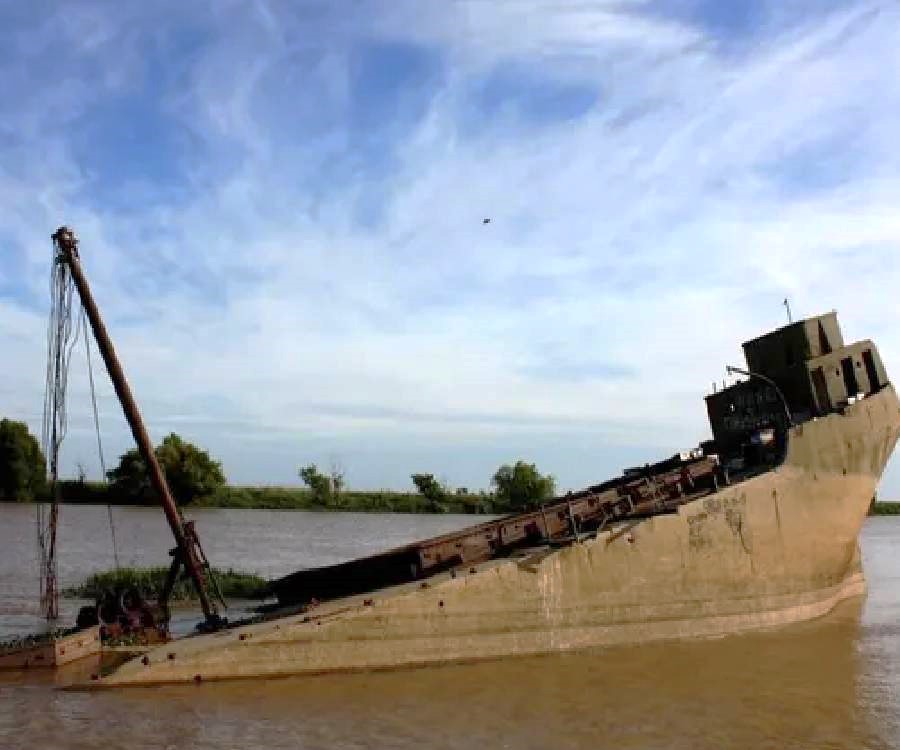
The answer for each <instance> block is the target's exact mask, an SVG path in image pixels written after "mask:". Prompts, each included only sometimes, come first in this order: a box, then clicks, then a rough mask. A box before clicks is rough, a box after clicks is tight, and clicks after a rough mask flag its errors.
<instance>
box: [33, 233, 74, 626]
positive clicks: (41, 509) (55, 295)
mask: <svg viewBox="0 0 900 750" xmlns="http://www.w3.org/2000/svg"><path fill="white" fill-rule="evenodd" d="M73 291H74V283H73V281H72V278H71V276H70V275H69V273H68V269H67V267H66V265H65V264H64V263H61V262H59V256H58V252H57V248H56V245H55V243H54V247H53V259H52V265H51V270H50V320H49V323H48V326H47V372H46V383H45V388H44V410H43V418H42V430H41V442H42V446H43V449H44V455H45V456H46V457H47V458H48V460H49V462H50V467H49V469H50V506H49V508H48V507H46V506H45V505H44V504H43V503H38V504H37V526H38V547H39V552H40V564H41V609H42V610H43V613H44V615H45V617H46V618H47V619H48V620H55V619H57V617H58V616H59V588H58V585H57V582H58V567H59V566H58V561H57V558H56V530H57V521H58V517H59V482H58V479H59V448H60V445H61V444H62V441H63V438H64V437H65V435H66V427H67V414H66V384H67V382H68V375H69V362H70V360H71V355H72V350H73V349H74V347H75V343H76V342H77V340H78V333H79V332H78V327H77V326H73V324H72V323H73V321H72V295H73Z"/></svg>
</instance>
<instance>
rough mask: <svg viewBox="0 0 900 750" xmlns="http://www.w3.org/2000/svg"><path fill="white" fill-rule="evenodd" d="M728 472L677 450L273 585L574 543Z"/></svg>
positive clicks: (709, 486) (382, 575)
mask: <svg viewBox="0 0 900 750" xmlns="http://www.w3.org/2000/svg"><path fill="white" fill-rule="evenodd" d="M727 482H728V474H727V472H726V471H725V470H724V468H723V467H722V466H720V464H719V460H718V457H717V456H715V455H709V456H704V455H702V452H701V451H695V452H692V453H689V454H684V455H681V454H680V455H676V456H673V457H672V458H670V459H668V460H666V461H662V462H660V463H657V464H653V465H647V466H644V467H641V468H635V469H631V470H628V471H626V473H625V474H624V475H623V476H621V477H618V478H616V479H612V480H610V481H608V482H604V483H603V484H598V485H596V486H593V487H589V488H587V489H584V490H581V491H579V492H570V493H568V494H567V495H565V496H564V497H558V498H555V499H554V500H552V501H550V502H548V503H546V504H545V505H544V506H543V507H542V508H541V509H540V510H534V511H529V512H525V513H518V514H515V515H511V516H507V517H505V518H501V519H498V520H495V521H489V522H487V523H483V524H479V525H477V526H472V527H469V528H466V529H463V530H462V531H458V532H454V533H450V534H444V535H442V536H438V537H434V538H432V539H426V540H424V541H421V542H416V543H414V544H409V545H406V546H403V547H399V548H397V549H393V550H390V551H388V552H384V553H381V554H377V555H372V556H370V557H364V558H359V559H356V560H351V561H349V562H345V563H339V564H337V565H330V566H327V567H322V568H314V569H310V570H301V571H298V572H296V573H293V574H291V575H289V576H286V577H285V578H281V579H279V580H277V581H274V582H273V583H272V584H271V585H270V593H271V594H273V595H275V596H277V597H278V601H279V604H281V605H289V604H306V603H309V602H311V601H325V600H329V599H336V598H339V597H342V596H350V595H352V594H361V593H364V592H366V591H373V590H375V589H379V588H382V587H384V586H394V585H397V584H400V583H408V582H410V581H416V580H420V579H424V578H428V577H429V576H432V575H435V574H437V573H441V572H443V571H446V570H451V569H453V568H456V567H459V566H464V565H471V564H474V563H480V562H484V561H486V560H491V559H494V558H501V557H509V556H510V555H513V554H516V553H519V552H521V551H522V550H524V549H529V548H532V547H537V546H540V545H552V546H559V545H565V544H570V543H572V542H573V541H577V540H579V539H582V538H584V537H586V536H590V535H595V534H597V533H598V532H600V531H602V530H603V529H604V528H606V526H607V525H608V524H609V523H611V522H613V521H621V520H625V519H640V518H646V517H648V516H653V515H659V514H663V513H671V512H674V511H675V509H676V508H677V507H678V506H679V505H681V504H682V503H685V502H688V501H690V500H695V499H697V498H699V497H702V496H703V495H707V494H709V493H711V492H715V491H716V490H717V489H718V488H719V486H720V485H722V484H724V483H727Z"/></svg>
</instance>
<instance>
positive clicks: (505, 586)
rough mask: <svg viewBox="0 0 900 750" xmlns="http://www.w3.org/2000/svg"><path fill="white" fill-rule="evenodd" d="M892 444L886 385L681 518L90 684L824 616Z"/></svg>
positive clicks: (476, 654)
mask: <svg viewBox="0 0 900 750" xmlns="http://www.w3.org/2000/svg"><path fill="white" fill-rule="evenodd" d="M898 432H900V402H898V399H897V396H896V394H895V392H894V390H893V388H892V387H890V386H889V387H886V388H883V389H882V390H881V391H879V392H878V393H876V394H874V395H871V396H869V397H868V398H865V399H863V400H861V401H858V402H857V403H855V404H852V405H849V406H848V407H847V408H846V409H845V411H844V413H842V414H832V415H829V416H827V417H824V418H820V419H817V420H813V421H810V422H806V423H805V424H803V425H801V426H798V427H795V428H793V429H792V430H791V432H790V435H789V440H788V449H787V455H786V458H785V460H784V462H783V464H782V465H780V466H779V467H778V468H776V469H773V470H771V471H768V472H766V473H764V474H760V475H758V476H756V477H753V478H751V479H747V480H745V481H742V482H740V483H737V484H733V485H731V486H728V487H725V488H723V489H721V490H720V491H719V492H716V493H715V494H712V495H708V496H706V497H703V498H701V499H698V500H695V501H693V502H690V503H687V504H685V505H683V506H681V507H680V508H679V509H678V512H677V513H674V514H669V515H661V516H655V517H652V518H648V519H645V520H641V521H637V522H633V523H629V524H622V525H619V526H618V527H616V528H613V529H609V530H606V531H604V532H602V533H600V534H599V535H598V536H597V537H595V538H592V539H589V540H587V541H584V542H581V543H578V544H573V545H571V546H568V547H564V548H561V549H558V550H554V551H544V552H541V553H539V554H536V555H533V556H531V557H521V558H515V559H505V560H495V561H491V562H489V563H484V564H481V565H478V566H476V567H475V568H473V569H472V570H471V571H470V570H469V569H466V572H465V573H460V574H459V575H456V576H453V575H451V574H441V575H439V576H436V577H434V578H430V579H428V580H427V581H426V582H424V584H422V583H419V584H409V585H403V586H398V587H394V588H390V589H382V590H380V591H376V592H374V593H371V594H367V595H366V598H363V597H362V596H360V597H351V598H346V599H342V600H337V601H332V602H328V603H326V604H323V605H321V606H319V607H317V608H315V609H314V610H312V611H311V612H308V613H306V614H303V615H294V616H291V617H284V618H281V619H278V620H272V621H269V622H265V623H260V624H256V625H250V626H246V627H242V628H238V629H233V630H227V631H224V632H220V633H216V634H212V635H206V636H197V637H191V638H186V639H184V640H182V641H178V642H175V643H169V644H166V645H163V646H160V647H159V648H157V649H155V650H152V651H150V652H149V653H148V654H146V656H145V658H144V659H142V660H132V661H130V662H127V663H125V664H124V665H122V666H121V667H119V668H118V669H117V670H116V671H115V672H113V673H112V674H110V675H108V676H106V677H103V678H102V679H100V680H96V681H93V682H92V683H91V687H113V686H121V685H140V684H154V683H157V684H158V683H172V682H186V681H204V680H214V679H229V678H249V677H268V676H277V675H298V674H311V673H323V672H339V671H351V670H367V669H388V668H398V667H404V666H414V665H424V664H436V663H444V662H459V661H471V660H476V659H489V658H497V657H507V656H517V655H526V654H539V653H548V652H553V651H561V650H569V649H579V648H585V647H590V646H599V645H606V644H618V643H638V642H644V641H650V640H658V639H668V638H681V637H696V636H712V635H720V634H726V633H735V632H739V631H743V630H748V629H754V628H761V627H770V626H775V625H784V624H788V623H793V622H797V621H801V620H808V619H810V618H814V617H818V616H821V615H823V614H825V613H827V612H828V611H829V610H831V609H832V608H833V607H834V606H835V605H836V604H837V602H839V601H840V600H841V599H843V598H846V597H850V596H855V595H859V594H861V593H862V592H863V591H864V587H865V583H864V579H863V575H862V570H861V566H860V559H859V551H858V546H857V539H858V535H859V531H860V528H861V526H862V524H863V521H864V519H865V517H866V513H867V510H868V507H869V503H870V501H871V499H872V496H873V494H874V492H875V489H876V486H877V483H878V480H879V478H880V476H881V473H882V471H883V469H884V466H885V464H886V462H887V460H888V458H889V457H890V455H891V452H892V451H893V449H894V446H895V444H896V442H897V438H898Z"/></svg>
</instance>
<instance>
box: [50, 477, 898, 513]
mask: <svg viewBox="0 0 900 750" xmlns="http://www.w3.org/2000/svg"><path fill="white" fill-rule="evenodd" d="M60 486H61V495H62V502H63V503H66V504H70V505H142V504H141V503H134V502H127V501H126V502H123V501H122V500H121V499H120V498H116V497H113V496H111V494H110V486H109V485H108V484H106V483H105V482H82V481H78V480H71V479H70V480H63V481H62V482H60ZM143 505H155V504H154V503H143ZM190 507H191V508H236V509H245V510H314V511H325V512H328V511H335V512H341V511H343V512H356V513H359V512H372V513H464V514H469V515H478V514H489V515H502V514H504V513H509V512H510V508H509V507H507V506H506V505H505V504H503V503H502V502H501V501H499V500H498V499H497V498H496V496H494V495H492V494H489V493H487V492H478V493H460V494H452V495H446V496H445V497H444V498H442V499H441V500H439V501H432V500H429V499H428V498H426V497H424V496H422V495H421V494H420V493H418V492H398V491H395V490H345V491H343V492H341V493H340V494H339V495H333V496H331V497H329V499H328V502H327V503H323V502H321V501H320V500H319V499H318V498H317V497H316V496H315V495H314V494H313V493H312V492H310V490H308V489H307V488H306V487H286V486H285V487H259V486H226V487H222V488H221V489H219V490H217V491H216V492H215V493H214V494H212V495H210V496H208V497H204V498H198V499H197V500H195V501H194V502H192V503H191V504H190ZM869 515H870V516H900V501H891V500H876V501H874V502H873V503H872V506H871V507H870V508H869Z"/></svg>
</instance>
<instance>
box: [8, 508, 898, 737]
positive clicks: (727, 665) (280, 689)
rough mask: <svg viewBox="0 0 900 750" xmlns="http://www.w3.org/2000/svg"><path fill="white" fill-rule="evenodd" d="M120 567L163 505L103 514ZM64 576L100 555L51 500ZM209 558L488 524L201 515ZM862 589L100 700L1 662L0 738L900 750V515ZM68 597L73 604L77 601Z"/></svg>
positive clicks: (261, 569)
mask: <svg viewBox="0 0 900 750" xmlns="http://www.w3.org/2000/svg"><path fill="white" fill-rule="evenodd" d="M113 512H114V520H115V527H116V532H117V541H118V546H119V549H120V557H121V562H122V563H123V564H136V565H164V564H166V563H167V559H168V558H167V555H166V550H167V549H168V548H169V546H170V541H169V537H168V532H167V528H166V526H165V523H164V521H163V518H162V514H161V513H160V512H159V511H157V510H154V509H140V508H127V509H126V508H116V509H115V510H114V511H113ZM62 513H63V515H62V524H63V525H62V529H61V533H60V545H61V558H60V577H61V580H62V583H63V585H70V584H74V583H77V582H79V581H80V580H81V579H83V578H84V577H85V576H86V575H87V574H89V573H91V572H93V571H96V570H100V569H104V568H107V567H111V566H112V563H113V557H112V546H111V544H110V533H109V522H108V519H107V516H106V508H98V507H77V508H76V507H64V508H63V511H62ZM194 515H195V517H196V518H197V520H198V524H197V525H198V528H199V531H200V534H201V539H202V541H203V543H204V545H205V547H206V549H207V554H208V555H209V557H210V559H211V560H212V561H213V563H214V564H216V565H219V566H228V565H231V566H233V567H235V568H240V569H246V570H250V571H255V572H258V573H260V574H262V575H265V576H276V575H279V574H283V573H287V572H290V571H292V570H295V569H297V568H300V567H307V566H313V565H320V564H327V563H332V562H337V561H340V560H343V559H348V558H351V557H354V556H357V555H361V554H366V553H368V552H373V551H377V550H380V549H385V548H387V547H390V546H393V545H396V544H400V543H402V542H405V541H410V540H413V539H415V538H419V537H423V536H430V535H433V534H437V533H441V532H443V531H448V530H451V529H454V528H458V527H461V526H464V525H467V524H469V523H470V522H473V521H477V520H483V517H481V518H470V517H465V516H407V515H386V514H384V515H383V514H351V513H342V514H328V513H307V512H290V511H244V510H203V511H198V512H196V513H195V514H194ZM34 536H35V530H34V509H33V508H28V507H23V506H10V505H0V638H2V637H3V635H4V634H6V635H9V634H13V633H17V632H19V633H21V632H29V631H32V630H34V629H36V628H37V627H39V625H40V619H39V617H38V614H37V608H36V606H35V599H36V598H37V575H36V569H37V566H36V562H35V549H34V547H35V543H34ZM861 544H862V551H863V561H864V566H865V570H866V575H867V578H868V581H869V593H868V595H867V597H866V598H865V599H864V600H854V601H850V602H846V603H844V604H842V605H841V606H840V607H839V608H838V609H837V610H835V611H834V612H833V613H831V614H830V615H828V616H826V617H824V618H822V619H819V620H816V621H814V622H810V623H804V624H801V625H794V626H790V627H785V628H780V629H777V630H770V631H766V632H758V633H752V634H746V635H738V636H729V637H725V638H718V639H712V640H694V641H683V642H674V643H662V644H652V645H649V646H642V647H636V646H628V647H616V648H607V649H598V650H594V651H590V652H586V653H579V654H560V655H554V656H547V657H540V658H521V659H511V660H505V661H497V662H485V663H481V664H475V665H459V666H447V667H438V668H427V669H416V670H407V671H402V672H392V673H376V674H356V675H335V676H321V677H311V678H310V677H307V678H289V679H277V680H268V681H247V682H233V683H208V684H204V685H201V686H193V685H192V686H184V687H160V688H139V689H132V690H124V691H110V692H101V693H80V692H64V691H59V690H56V689H55V687H56V682H55V681H56V680H57V679H60V678H58V677H53V676H51V675H49V674H41V673H39V672H37V671H31V672H17V673H0V748H2V750H6V749H7V748H9V749H10V750H12V749H14V748H91V750H96V749H97V748H129V750H138V749H143V748H154V749H156V748H171V749H176V748H178V749H181V748H185V749H186V748H192V749H193V748H197V749H200V748H216V749H217V750H230V749H231V748H253V749H254V750H265V749H266V748H323V749H325V748H328V749H329V750H330V749H332V748H333V749H334V750H342V749H344V748H416V749H417V750H419V749H421V748H466V749H468V748H474V747H482V748H514V749H516V750H520V749H528V748H535V749H537V748H554V749H555V748H607V747H609V748H640V749H642V750H643V749H644V748H685V749H688V748H691V749H693V748H717V749H718V748H754V750H756V749H758V748H848V749H850V748H852V749H853V750H859V749H860V748H900V556H898V554H897V553H898V549H900V518H887V517H884V518H871V519H869V520H868V521H867V523H866V526H865V528H864V530H863V534H862V538H861ZM75 606H76V603H70V604H69V605H68V611H69V612H71V611H72V609H73V607H75Z"/></svg>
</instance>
